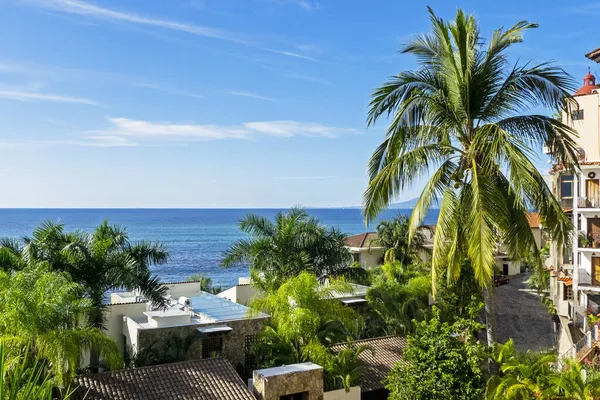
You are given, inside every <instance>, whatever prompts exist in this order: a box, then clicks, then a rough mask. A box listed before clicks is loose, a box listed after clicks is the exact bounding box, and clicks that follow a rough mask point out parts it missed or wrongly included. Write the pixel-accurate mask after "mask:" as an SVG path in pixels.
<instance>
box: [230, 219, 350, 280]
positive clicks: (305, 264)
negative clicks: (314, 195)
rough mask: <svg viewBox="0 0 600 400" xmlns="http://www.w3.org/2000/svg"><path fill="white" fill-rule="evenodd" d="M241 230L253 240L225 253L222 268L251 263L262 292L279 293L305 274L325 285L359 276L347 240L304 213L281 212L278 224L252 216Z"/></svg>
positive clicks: (241, 223) (244, 222)
mask: <svg viewBox="0 0 600 400" xmlns="http://www.w3.org/2000/svg"><path fill="white" fill-rule="evenodd" d="M240 228H241V230H242V231H244V232H246V233H247V234H249V235H251V238H250V239H243V240H239V241H237V242H236V243H234V244H233V245H232V246H231V248H230V249H229V250H227V251H226V252H225V257H224V259H223V261H222V266H224V267H230V266H233V265H237V264H240V263H244V262H249V263H250V264H251V275H252V278H253V281H254V283H255V284H256V285H257V286H259V287H260V288H262V289H276V288H278V287H279V286H280V285H281V284H282V283H283V282H285V281H286V280H287V279H289V278H291V277H294V276H297V275H298V274H299V273H300V272H301V271H304V270H309V271H311V272H313V273H315V275H317V277H318V278H319V279H320V280H321V281H323V280H325V279H327V278H329V277H335V276H340V275H344V274H349V273H352V272H357V270H356V269H352V268H350V266H351V264H352V255H351V254H350V252H349V251H348V249H347V248H346V247H345V246H344V239H345V237H346V236H345V235H344V234H342V233H341V232H339V231H337V230H336V229H329V230H328V229H326V228H325V227H324V226H323V225H322V224H321V223H320V222H319V221H318V220H317V219H316V218H314V217H311V216H309V215H308V213H307V212H306V211H305V210H304V209H301V208H292V209H290V210H289V211H288V212H286V213H283V212H279V213H277V214H276V216H275V220H274V221H271V220H269V219H268V218H264V217H261V216H258V215H255V214H248V215H246V216H245V217H244V218H243V219H242V220H241V221H240Z"/></svg>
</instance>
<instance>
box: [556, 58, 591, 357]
mask: <svg viewBox="0 0 600 400" xmlns="http://www.w3.org/2000/svg"><path fill="white" fill-rule="evenodd" d="M599 55H600V49H599V50H596V51H594V52H591V53H589V54H588V55H587V56H588V57H589V58H591V59H596V60H598V57H599ZM573 98H574V100H575V102H576V107H572V110H570V112H569V113H567V112H566V111H563V113H562V121H563V122H564V123H566V124H567V125H569V126H570V127H571V128H573V129H574V130H575V131H577V135H576V136H574V137H573V140H574V141H575V143H576V144H577V147H578V152H579V165H580V170H579V171H570V170H566V169H565V168H563V166H561V165H554V166H553V167H552V170H551V174H552V192H553V193H554V195H555V196H556V198H557V199H558V201H559V202H560V204H561V206H562V207H563V209H564V211H565V212H566V213H567V214H568V215H569V216H570V217H571V219H572V221H573V226H574V227H575V230H574V234H573V237H572V239H571V241H570V242H569V243H567V244H566V246H565V247H564V248H558V247H557V246H553V247H552V250H551V260H552V261H553V266H552V267H550V269H551V282H550V291H551V296H552V299H553V301H554V304H555V308H556V310H557V312H558V314H559V316H561V317H562V318H563V319H562V322H563V324H562V325H563V331H564V332H565V333H566V334H567V336H568V337H569V338H570V341H569V340H563V339H561V343H563V342H564V343H565V344H566V345H567V347H569V343H570V342H571V346H575V347H576V346H578V344H577V342H583V341H584V340H585V337H582V335H581V334H582V333H583V334H584V335H588V334H587V333H586V332H587V331H588V327H587V324H586V320H587V318H586V316H587V314H588V313H594V314H597V313H600V85H598V84H596V77H595V76H594V75H592V74H591V73H590V72H589V71H588V73H587V74H586V75H585V76H584V78H583V86H581V87H580V88H579V89H578V90H577V91H576V92H575V93H574V96H573ZM570 322H572V324H571V323H570ZM565 324H567V325H568V326H569V328H568V329H567V328H564V325H565ZM590 335H591V332H590ZM590 335H588V336H590ZM564 350H565V346H564V345H562V344H561V349H560V350H559V351H561V352H563V351H564Z"/></svg>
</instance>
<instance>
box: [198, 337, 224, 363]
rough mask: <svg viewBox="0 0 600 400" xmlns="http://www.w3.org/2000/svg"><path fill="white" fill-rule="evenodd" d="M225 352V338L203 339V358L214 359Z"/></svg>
mask: <svg viewBox="0 0 600 400" xmlns="http://www.w3.org/2000/svg"><path fill="white" fill-rule="evenodd" d="M222 352H223V337H221V336H213V337H208V338H206V339H202V358H214V357H218V356H220V355H221V353H222Z"/></svg>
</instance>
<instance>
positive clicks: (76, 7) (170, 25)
mask: <svg viewBox="0 0 600 400" xmlns="http://www.w3.org/2000/svg"><path fill="white" fill-rule="evenodd" d="M29 2H33V3H35V4H39V5H41V6H42V7H45V8H49V9H52V10H56V11H60V12H64V13H69V14H76V15H84V16H88V17H95V18H100V19H106V20H110V21H118V22H126V23H131V24H136V25H145V26H153V27H158V28H163V29H169V30H173V31H179V32H185V33H189V34H191V35H196V36H203V37H208V38H212V39H220V40H225V41H229V42H234V43H238V44H242V45H246V46H250V47H253V48H256V49H261V50H264V51H269V52H272V53H276V54H281V55H284V56H288V57H295V58H302V59H306V60H311V61H316V60H315V59H314V58H312V57H307V56H303V55H302V54H297V53H294V52H289V51H283V50H275V49H270V48H263V47H261V46H259V45H258V43H256V42H255V41H254V40H251V39H250V38H249V37H248V36H247V35H244V34H242V33H238V32H231V31H228V30H224V29H219V28H211V27H207V26H201V25H195V24H189V23H183V22H178V21H172V20H168V19H158V18H151V17H145V16H142V15H139V14H135V13H130V12H124V11H116V10H112V9H109V8H104V7H100V6H97V5H95V4H92V3H87V2H84V1H80V0H29ZM301 2H304V1H302V0H301ZM308 4H311V3H307V5H308Z"/></svg>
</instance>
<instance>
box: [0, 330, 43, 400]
mask: <svg viewBox="0 0 600 400" xmlns="http://www.w3.org/2000/svg"><path fill="white" fill-rule="evenodd" d="M9 348H10V346H7V345H6V344H5V343H4V342H3V341H0V400H51V399H52V390H53V388H54V381H53V380H52V378H51V377H50V376H49V374H48V371H47V368H46V364H45V363H44V362H43V361H42V360H40V359H39V358H38V359H33V360H32V359H31V357H30V353H29V352H28V351H27V350H25V351H21V349H20V348H19V349H18V350H17V351H16V352H15V351H12V352H11V350H10V349H9ZM13 353H16V354H13Z"/></svg>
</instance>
